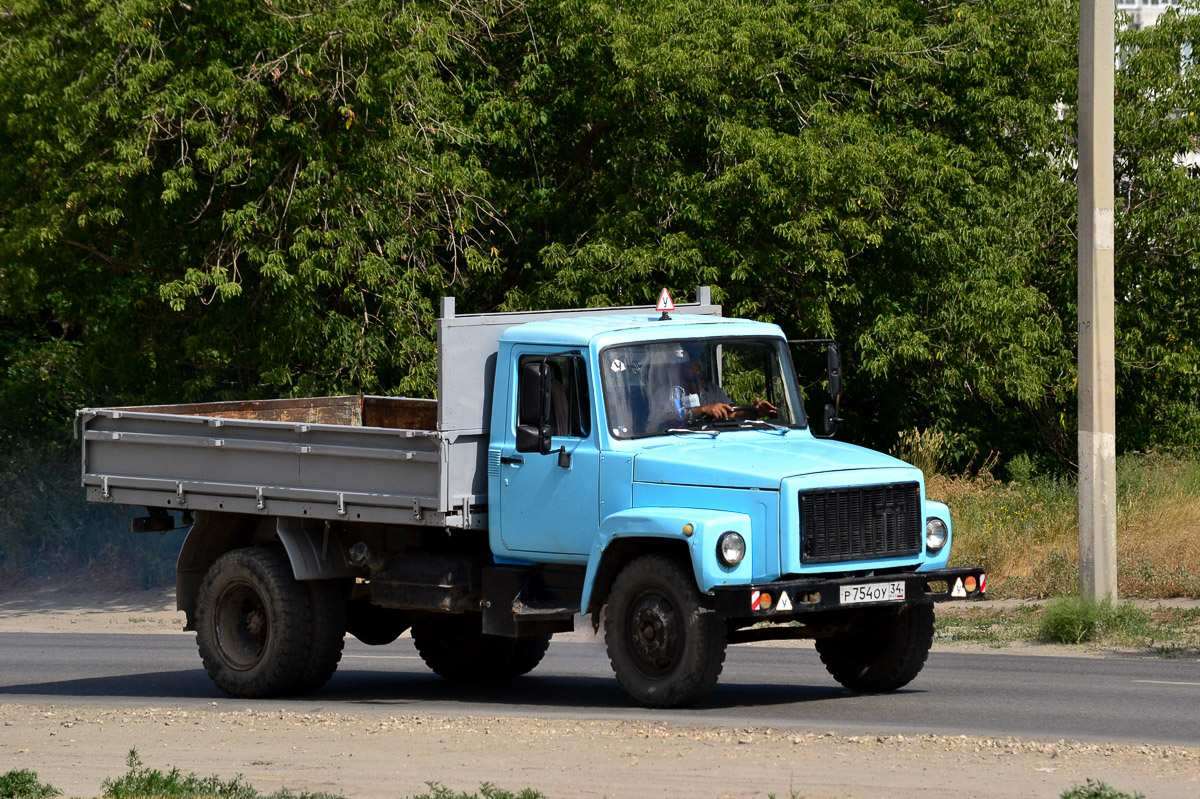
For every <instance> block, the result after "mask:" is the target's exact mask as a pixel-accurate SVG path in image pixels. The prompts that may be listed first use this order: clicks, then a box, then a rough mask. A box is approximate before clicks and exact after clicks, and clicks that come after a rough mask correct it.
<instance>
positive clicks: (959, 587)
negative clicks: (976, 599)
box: [950, 577, 967, 597]
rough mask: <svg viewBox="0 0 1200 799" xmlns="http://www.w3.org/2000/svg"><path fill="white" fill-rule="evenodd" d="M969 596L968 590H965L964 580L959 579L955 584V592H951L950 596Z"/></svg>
mask: <svg viewBox="0 0 1200 799" xmlns="http://www.w3.org/2000/svg"><path fill="white" fill-rule="evenodd" d="M966 595H967V589H965V588H963V584H962V578H961V577H959V578H958V579H957V580H956V581H955V582H954V590H953V591H951V592H950V596H956V597H964V596H966Z"/></svg>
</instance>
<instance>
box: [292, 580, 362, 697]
mask: <svg viewBox="0 0 1200 799" xmlns="http://www.w3.org/2000/svg"><path fill="white" fill-rule="evenodd" d="M302 585H303V586H304V589H305V590H306V591H307V593H308V607H309V617H310V619H311V625H310V627H309V648H308V658H307V659H306V660H305V662H304V666H303V668H301V669H300V671H298V672H297V673H296V681H295V682H294V683H293V685H292V688H291V690H290V691H289V693H293V694H296V695H305V694H311V693H312V692H313V691H316V690H317V689H318V688H320V687H321V686H322V685H324V684H325V683H327V682H329V678H330V677H332V676H333V673H334V672H335V671H337V667H338V663H340V662H341V660H342V649H343V648H344V647H345V645H346V594H347V589H348V586H347V584H346V583H345V581H343V580H305V581H303V583H302Z"/></svg>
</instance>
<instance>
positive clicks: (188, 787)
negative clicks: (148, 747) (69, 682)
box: [0, 749, 544, 799]
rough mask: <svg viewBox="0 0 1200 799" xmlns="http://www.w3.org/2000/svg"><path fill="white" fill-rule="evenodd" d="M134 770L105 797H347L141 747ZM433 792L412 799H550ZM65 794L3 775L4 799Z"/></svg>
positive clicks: (487, 789)
mask: <svg viewBox="0 0 1200 799" xmlns="http://www.w3.org/2000/svg"><path fill="white" fill-rule="evenodd" d="M125 765H126V767H127V768H128V769H129V770H128V771H127V772H125V773H124V774H123V775H121V776H120V777H117V778H116V779H112V780H105V781H104V783H103V788H104V794H103V799H344V797H341V796H338V795H336V794H327V793H307V792H304V793H293V792H291V791H287V790H281V791H276V792H275V793H273V794H269V795H267V796H264V795H263V794H262V793H260V792H259V791H258V789H256V788H255V787H254V786H252V785H251V784H250V783H248V782H246V781H245V780H244V779H243V778H242V777H241V776H237V777H234V778H233V779H231V780H223V779H221V778H220V777H215V776H213V777H199V776H197V775H195V774H184V773H182V772H181V771H179V769H176V768H173V769H171V770H170V771H165V772H164V771H160V770H158V769H151V768H146V766H145V764H144V763H142V758H141V756H140V755H139V754H138V751H137V750H136V749H131V750H129V756H128V757H127V758H126V759H125ZM426 785H427V786H428V791H427V792H426V793H423V794H420V795H419V796H414V797H411V798H410V799H544V797H543V796H542V794H540V793H538V792H537V791H534V790H531V789H529V788H526V789H524V790H522V791H521V792H520V793H512V792H510V791H506V790H504V789H503V788H497V787H496V786H495V785H492V784H491V783H484V784H483V785H482V786H480V788H479V793H477V794H475V793H463V792H455V791H451V790H450V789H448V788H446V787H444V786H443V785H441V784H440V783H437V782H429V783H426ZM54 796H61V792H60V791H59V790H58V789H57V788H55V787H54V786H52V785H48V784H45V783H42V782H40V781H39V780H38V776H37V774H36V773H35V772H33V771H28V770H25V769H22V770H19V771H9V772H8V773H6V774H3V775H0V799H50V797H54Z"/></svg>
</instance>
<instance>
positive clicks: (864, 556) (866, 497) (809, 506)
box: [800, 483, 922, 563]
mask: <svg viewBox="0 0 1200 799" xmlns="http://www.w3.org/2000/svg"><path fill="white" fill-rule="evenodd" d="M800 534H801V536H802V539H801V540H802V543H803V549H802V550H801V551H802V553H803V554H802V556H801V560H802V562H804V563H834V562H840V561H853V560H873V559H876V558H893V557H900V556H905V555H917V554H919V553H920V552H921V543H922V542H921V490H920V487H919V486H918V485H917V484H916V483H893V484H890V485H874V486H859V487H856V488H835V489H821V490H816V491H801V492H800Z"/></svg>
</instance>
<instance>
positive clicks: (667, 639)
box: [629, 595, 683, 677]
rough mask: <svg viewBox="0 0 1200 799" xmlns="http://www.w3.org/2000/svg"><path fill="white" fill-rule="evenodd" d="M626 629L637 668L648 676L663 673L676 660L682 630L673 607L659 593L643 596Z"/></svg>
mask: <svg viewBox="0 0 1200 799" xmlns="http://www.w3.org/2000/svg"><path fill="white" fill-rule="evenodd" d="M630 615H631V618H630V624H629V629H630V631H631V633H632V639H633V640H632V644H633V646H632V647H631V649H632V654H633V659H634V661H635V662H636V664H637V666H638V669H639V670H640V671H641V672H642V673H644V674H646V675H647V676H649V677H658V676H662V675H664V674H666V673H668V672H670V671H671V669H673V668H674V667H675V665H676V664H677V663H678V662H679V655H680V652H681V650H682V647H683V629H682V626H681V625H680V623H679V615H678V613H677V612H676V611H675V607H674V606H673V605H672V604H671V603H670V602H668V601H667V600H666V598H665V597H662V596H657V595H654V596H647V597H643V598H642V599H641V600H639V601H638V602H636V603H634V605H633V607H632V609H631V614H630Z"/></svg>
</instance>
